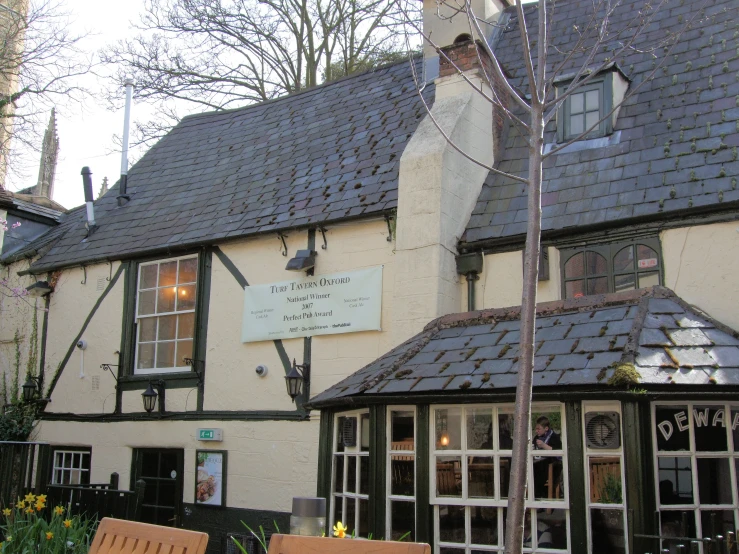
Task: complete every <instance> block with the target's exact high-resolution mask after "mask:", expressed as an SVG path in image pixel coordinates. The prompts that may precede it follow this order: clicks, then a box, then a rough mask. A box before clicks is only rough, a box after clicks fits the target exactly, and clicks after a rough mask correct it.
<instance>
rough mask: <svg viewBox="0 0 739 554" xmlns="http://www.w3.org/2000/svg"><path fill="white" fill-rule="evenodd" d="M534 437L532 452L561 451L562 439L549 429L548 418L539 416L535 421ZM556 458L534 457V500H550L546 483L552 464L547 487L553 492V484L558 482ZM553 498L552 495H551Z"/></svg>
mask: <svg viewBox="0 0 739 554" xmlns="http://www.w3.org/2000/svg"><path fill="white" fill-rule="evenodd" d="M534 430H535V432H536V436H534V439H533V443H534V450H561V449H562V439H561V438H560V437H559V435H558V434H557V433H555V432H554V430H553V429H552V428H551V427H550V423H549V418H548V417H546V416H541V417H540V418H538V419H537V420H536V427H535V429H534ZM558 461H559V460H558V458H555V457H552V456H534V494H535V497H536V498H550V495H547V484H548V483H547V481H548V480H549V466H550V465H552V464H554V467H553V471H552V483H549V485H550V486H551V487H552V490H554V483H557V482H558V480H559V469H560V468H559V466H560V464H559V463H557V462H558ZM552 496H553V495H552Z"/></svg>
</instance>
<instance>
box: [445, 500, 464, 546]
mask: <svg viewBox="0 0 739 554" xmlns="http://www.w3.org/2000/svg"><path fill="white" fill-rule="evenodd" d="M439 540H440V541H442V542H460V543H464V542H465V532H464V506H439Z"/></svg>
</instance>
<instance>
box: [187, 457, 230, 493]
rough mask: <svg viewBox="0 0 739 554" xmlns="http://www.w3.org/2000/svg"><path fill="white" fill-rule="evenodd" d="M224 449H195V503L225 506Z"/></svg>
mask: <svg viewBox="0 0 739 554" xmlns="http://www.w3.org/2000/svg"><path fill="white" fill-rule="evenodd" d="M226 454H227V452H226V451H225V450H196V451H195V456H196V467H195V504H198V505H200V506H213V507H224V506H226Z"/></svg>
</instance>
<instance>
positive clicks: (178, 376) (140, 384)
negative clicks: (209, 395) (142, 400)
mask: <svg viewBox="0 0 739 554" xmlns="http://www.w3.org/2000/svg"><path fill="white" fill-rule="evenodd" d="M157 379H161V380H163V381H166V383H167V388H168V389H191V388H194V387H197V386H198V383H199V382H200V380H199V379H198V376H197V374H195V372H193V371H183V372H182V373H150V374H146V375H139V374H136V375H125V376H123V377H121V378H120V379H119V380H118V386H119V387H120V389H121V390H124V391H130V390H144V389H146V387H148V386H149V381H154V380H157Z"/></svg>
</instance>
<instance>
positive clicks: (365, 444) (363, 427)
mask: <svg viewBox="0 0 739 554" xmlns="http://www.w3.org/2000/svg"><path fill="white" fill-rule="evenodd" d="M359 423H360V425H359V430H360V431H361V433H362V436H361V437H360V439H361V442H360V444H361V445H362V452H369V440H370V434H369V414H362V415H360V416H359Z"/></svg>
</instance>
